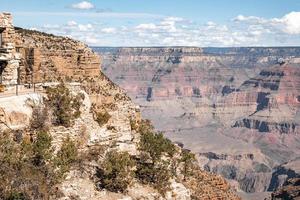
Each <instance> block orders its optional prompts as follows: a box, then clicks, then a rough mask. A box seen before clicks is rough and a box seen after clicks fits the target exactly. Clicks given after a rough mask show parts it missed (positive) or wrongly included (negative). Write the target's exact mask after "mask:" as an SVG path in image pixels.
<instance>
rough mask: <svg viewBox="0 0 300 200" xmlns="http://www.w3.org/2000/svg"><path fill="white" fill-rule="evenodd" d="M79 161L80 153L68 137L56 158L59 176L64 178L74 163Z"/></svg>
mask: <svg viewBox="0 0 300 200" xmlns="http://www.w3.org/2000/svg"><path fill="white" fill-rule="evenodd" d="M77 159H78V151H77V147H76V145H75V143H74V142H73V141H72V140H71V139H70V137H67V138H66V139H65V140H64V141H63V143H62V146H61V149H60V150H59V151H58V153H57V156H56V158H55V164H56V166H57V167H59V171H58V176H59V177H63V176H64V174H65V173H66V172H68V171H69V170H70V168H71V166H72V164H73V163H75V162H76V161H77Z"/></svg>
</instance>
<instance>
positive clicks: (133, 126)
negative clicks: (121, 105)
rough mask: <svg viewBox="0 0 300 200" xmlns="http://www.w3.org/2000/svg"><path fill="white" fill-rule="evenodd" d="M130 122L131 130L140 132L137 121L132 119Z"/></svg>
mask: <svg viewBox="0 0 300 200" xmlns="http://www.w3.org/2000/svg"><path fill="white" fill-rule="evenodd" d="M129 122H130V128H131V130H134V131H137V130H138V124H137V121H136V120H135V119H133V118H130V119H129Z"/></svg>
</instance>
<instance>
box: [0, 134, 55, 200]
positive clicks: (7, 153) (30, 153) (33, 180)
mask: <svg viewBox="0 0 300 200" xmlns="http://www.w3.org/2000/svg"><path fill="white" fill-rule="evenodd" d="M40 138H44V137H41V136H38V137H37V140H36V141H35V142H34V143H32V142H31V141H30V140H24V139H23V141H21V143H18V142H16V141H14V140H13V139H12V134H11V133H1V134H0V180H1V181H0V199H47V197H48V195H49V188H51V187H52V186H53V185H54V184H53V177H54V176H53V174H54V173H53V170H51V167H50V164H48V163H47V164H44V165H40V166H37V165H36V164H35V163H34V162H32V160H34V159H35V158H36V154H37V153H39V154H41V155H44V153H45V149H48V145H47V142H41V141H45V140H43V139H40Z"/></svg>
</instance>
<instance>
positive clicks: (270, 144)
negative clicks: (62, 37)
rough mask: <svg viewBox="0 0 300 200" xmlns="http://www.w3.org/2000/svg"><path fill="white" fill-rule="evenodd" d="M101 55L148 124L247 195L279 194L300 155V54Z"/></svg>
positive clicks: (163, 51) (138, 51)
mask: <svg viewBox="0 0 300 200" xmlns="http://www.w3.org/2000/svg"><path fill="white" fill-rule="evenodd" d="M94 49H95V50H96V51H98V52H100V53H102V59H103V63H104V66H105V67H103V72H104V73H105V74H106V75H107V76H108V77H110V78H111V79H112V80H113V81H114V82H116V83H117V84H119V85H120V86H121V87H122V88H124V89H125V90H126V91H127V93H128V94H129V96H130V97H131V98H132V99H133V101H134V102H136V103H138V104H139V105H140V106H141V110H142V115H143V116H144V117H146V118H149V119H151V120H152V121H153V122H154V125H155V127H156V128H157V129H158V130H161V131H165V132H166V135H167V136H168V137H169V138H171V139H172V140H173V141H176V142H179V143H183V144H184V146H185V147H186V148H189V149H192V150H193V151H194V152H198V153H199V162H200V163H201V165H202V166H203V168H204V169H206V170H208V171H210V172H214V173H218V174H221V175H222V176H223V177H225V178H227V179H228V180H231V183H232V185H233V186H235V187H236V188H237V189H239V190H240V191H241V192H242V193H243V192H247V193H254V194H261V193H263V192H266V191H271V190H274V189H275V188H274V187H273V188H271V187H270V185H272V184H273V181H274V174H273V172H274V171H276V169H277V168H276V167H278V166H280V165H281V164H283V163H286V162H290V161H292V160H293V159H295V158H297V157H298V156H299V153H300V152H299V150H298V147H297V146H298V145H299V123H300V122H299V119H300V118H299V106H300V102H299V94H300V93H299V89H300V86H299V80H300V79H299V72H300V60H299V58H300V54H299V48H297V47H294V48H289V47H288V48H284V47H282V48H185V47H176V48H172V47H168V48H167V47H166V48H163V47H162V48H116V49H105V48H94ZM249 155H251V156H249ZM275 182H276V181H275ZM281 184H282V183H280V184H279V185H277V186H276V187H279V186H280V185H281ZM248 196H249V195H248ZM250 196H251V198H252V197H253V195H250ZM253 198H254V199H255V198H258V197H253Z"/></svg>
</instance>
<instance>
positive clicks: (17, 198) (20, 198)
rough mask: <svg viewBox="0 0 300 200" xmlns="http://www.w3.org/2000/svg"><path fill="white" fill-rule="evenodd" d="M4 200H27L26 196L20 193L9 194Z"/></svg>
mask: <svg viewBox="0 0 300 200" xmlns="http://www.w3.org/2000/svg"><path fill="white" fill-rule="evenodd" d="M5 200H29V198H28V197H27V196H26V194H24V193H22V192H11V193H10V194H9V195H8V196H7V197H6V198H5Z"/></svg>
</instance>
